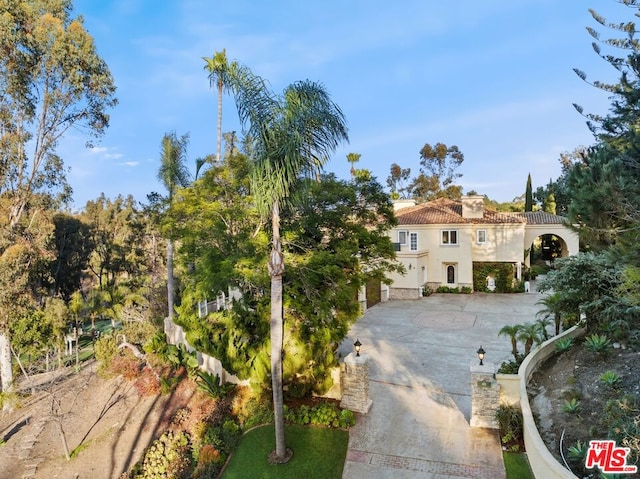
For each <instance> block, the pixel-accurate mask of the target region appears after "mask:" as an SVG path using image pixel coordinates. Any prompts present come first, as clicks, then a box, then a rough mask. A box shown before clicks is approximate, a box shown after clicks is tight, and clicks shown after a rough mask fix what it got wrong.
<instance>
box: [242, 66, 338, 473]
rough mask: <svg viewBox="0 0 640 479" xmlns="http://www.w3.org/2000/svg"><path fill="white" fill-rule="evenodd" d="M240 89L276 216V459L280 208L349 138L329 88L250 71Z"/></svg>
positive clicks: (279, 437) (258, 179) (257, 173)
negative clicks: (274, 81)
mask: <svg viewBox="0 0 640 479" xmlns="http://www.w3.org/2000/svg"><path fill="white" fill-rule="evenodd" d="M238 72H240V73H242V78H240V79H239V80H240V82H239V83H238V85H241V86H237V87H236V88H235V96H236V103H237V107H238V113H239V116H240V120H241V122H242V124H243V125H248V132H247V133H248V137H249V138H250V139H251V140H252V142H253V145H252V146H253V149H252V151H254V160H253V163H252V190H253V195H254V198H255V200H256V204H257V206H258V207H259V208H260V211H261V212H262V213H263V214H265V215H267V216H270V217H271V227H272V235H273V237H272V249H271V254H270V257H269V262H268V270H269V275H270V276H271V320H270V336H271V385H272V389H273V408H274V422H275V435H276V450H275V451H274V453H273V454H272V461H273V462H279V463H282V462H286V461H287V460H288V459H289V458H290V454H289V452H290V451H287V448H286V445H285V438H284V414H283V393H282V353H283V339H284V324H283V303H282V275H283V273H284V259H283V255H282V243H281V238H280V209H281V207H283V206H284V205H285V204H286V203H287V202H288V201H289V199H290V195H291V193H292V191H293V190H294V189H295V187H296V186H299V185H300V184H301V182H300V181H299V180H300V179H301V178H302V177H305V176H306V177H311V176H313V174H314V173H317V172H319V171H321V169H322V167H323V165H324V163H325V162H326V161H327V158H328V157H329V155H330V153H333V152H334V151H335V149H336V148H337V147H338V145H339V144H340V143H341V142H342V141H348V135H347V128H346V122H345V118H344V115H343V113H342V111H341V110H340V108H339V107H338V106H337V105H336V104H335V103H333V102H332V101H331V100H330V98H329V94H328V93H327V92H326V90H325V89H324V87H323V86H322V85H320V84H318V83H315V82H311V81H308V80H307V81H300V82H296V83H293V84H292V85H289V86H288V87H287V88H286V89H285V90H284V92H283V94H282V95H281V96H276V95H274V94H273V93H271V92H270V91H269V90H268V88H267V87H266V84H265V82H264V80H262V79H261V78H260V77H257V76H255V75H253V74H252V73H251V72H250V71H249V70H248V69H244V68H242V69H240V70H238Z"/></svg>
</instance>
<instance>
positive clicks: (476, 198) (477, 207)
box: [461, 195, 484, 219]
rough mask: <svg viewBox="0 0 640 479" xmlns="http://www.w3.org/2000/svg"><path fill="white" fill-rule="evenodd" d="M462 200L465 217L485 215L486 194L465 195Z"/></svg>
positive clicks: (463, 215)
mask: <svg viewBox="0 0 640 479" xmlns="http://www.w3.org/2000/svg"><path fill="white" fill-rule="evenodd" d="M461 200H462V217H463V218H471V219H473V218H482V217H483V216H484V196H480V195H471V196H463V197H462V198H461Z"/></svg>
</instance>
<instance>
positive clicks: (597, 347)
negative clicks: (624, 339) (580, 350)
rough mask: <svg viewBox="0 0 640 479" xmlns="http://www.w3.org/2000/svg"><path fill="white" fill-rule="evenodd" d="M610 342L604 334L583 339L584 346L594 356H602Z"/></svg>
mask: <svg viewBox="0 0 640 479" xmlns="http://www.w3.org/2000/svg"><path fill="white" fill-rule="evenodd" d="M610 344H611V340H610V339H609V338H608V337H607V336H606V335H604V334H595V333H594V334H592V335H591V336H587V337H586V338H584V345H585V347H586V348H587V349H588V350H589V351H592V352H594V353H596V354H603V353H605V352H607V350H608V349H609V345H610Z"/></svg>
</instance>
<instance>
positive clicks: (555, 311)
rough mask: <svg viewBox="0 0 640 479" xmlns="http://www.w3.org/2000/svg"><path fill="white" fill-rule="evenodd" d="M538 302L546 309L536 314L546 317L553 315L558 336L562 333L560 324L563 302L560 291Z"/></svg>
mask: <svg viewBox="0 0 640 479" xmlns="http://www.w3.org/2000/svg"><path fill="white" fill-rule="evenodd" d="M536 304H540V305H542V306H544V309H541V310H540V311H538V312H537V313H536V315H541V316H543V317H545V318H550V317H553V321H554V323H555V328H556V336H557V335H558V334H560V324H561V323H562V303H561V296H560V293H558V292H555V293H551V294H549V295H547V296H545V297H544V298H542V299H541V300H540V301H538V302H537V303H536Z"/></svg>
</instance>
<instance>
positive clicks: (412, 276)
mask: <svg viewBox="0 0 640 479" xmlns="http://www.w3.org/2000/svg"><path fill="white" fill-rule="evenodd" d="M395 207H396V217H397V218H398V226H396V227H395V228H393V229H392V230H391V231H390V235H391V239H392V241H393V242H394V243H395V245H396V250H397V253H396V254H397V258H398V260H399V261H400V262H401V263H402V264H403V265H404V267H405V269H406V274H405V275H400V274H393V275H392V276H391V279H392V281H393V284H392V285H391V286H390V288H389V291H388V294H389V299H409V298H419V297H420V296H422V290H423V287H428V288H430V289H432V290H435V289H437V288H438V287H439V286H449V287H457V288H462V287H468V288H473V265H474V263H479V262H494V263H495V262H501V263H511V264H513V270H514V275H515V279H517V280H519V279H522V265H523V264H525V265H527V266H528V265H529V251H530V249H531V245H532V244H533V242H534V241H535V240H536V238H538V237H540V236H543V235H554V236H555V237H556V238H558V239H559V241H560V243H561V249H562V256H563V257H564V256H569V255H574V254H577V253H578V235H577V233H576V232H574V231H573V230H572V229H570V228H569V227H568V226H566V219H565V218H563V217H561V216H557V215H553V214H550V213H545V212H543V211H533V212H526V213H502V212H497V211H492V210H489V209H487V208H485V207H484V198H483V197H482V196H463V197H462V198H461V199H459V200H449V199H445V198H440V199H437V200H435V201H430V202H427V203H423V204H419V205H416V204H415V202H413V201H412V200H400V201H397V202H396V204H395ZM488 280H489V281H491V278H488Z"/></svg>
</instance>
